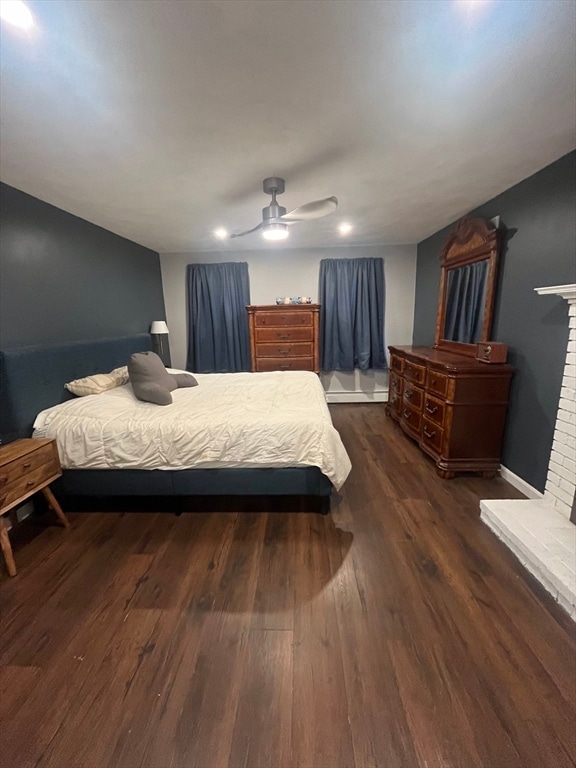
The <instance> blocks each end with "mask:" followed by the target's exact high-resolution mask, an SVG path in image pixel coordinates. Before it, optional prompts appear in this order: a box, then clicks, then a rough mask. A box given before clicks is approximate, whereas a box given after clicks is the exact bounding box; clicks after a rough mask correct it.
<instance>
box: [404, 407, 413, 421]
mask: <svg viewBox="0 0 576 768" xmlns="http://www.w3.org/2000/svg"><path fill="white" fill-rule="evenodd" d="M402 415H403V416H404V418H405V419H406V420H408V419H409V418H410V416H411V415H412V414H411V413H410V411H407V410H406V409H405V410H404V413H403V414H402Z"/></svg>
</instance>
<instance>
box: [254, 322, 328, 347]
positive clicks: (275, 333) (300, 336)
mask: <svg viewBox="0 0 576 768" xmlns="http://www.w3.org/2000/svg"><path fill="white" fill-rule="evenodd" d="M254 336H255V340H256V343H257V344H260V343H262V342H272V341H312V342H313V341H314V329H313V328H312V326H310V327H305V326H302V327H301V328H257V329H256V332H255V334H254Z"/></svg>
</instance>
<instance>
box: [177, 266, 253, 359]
mask: <svg viewBox="0 0 576 768" xmlns="http://www.w3.org/2000/svg"><path fill="white" fill-rule="evenodd" d="M186 283H187V295H188V357H187V361H186V368H187V369H188V370H189V371H196V372H197V373H234V372H236V371H249V370H250V368H251V365H250V338H249V335H248V316H247V314H246V305H247V304H250V280H249V277H248V264H247V263H246V262H226V263H221V264H188V267H187V270H186Z"/></svg>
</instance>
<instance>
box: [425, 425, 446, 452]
mask: <svg viewBox="0 0 576 768" xmlns="http://www.w3.org/2000/svg"><path fill="white" fill-rule="evenodd" d="M443 435H444V431H443V430H442V429H441V428H440V427H439V426H438V425H437V424H434V422H432V421H429V420H428V419H426V418H424V419H422V435H421V439H422V443H423V444H424V446H425V447H426V449H428V450H430V451H433V452H434V453H437V454H439V453H440V451H441V450H442V437H443Z"/></svg>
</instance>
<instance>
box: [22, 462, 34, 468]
mask: <svg viewBox="0 0 576 768" xmlns="http://www.w3.org/2000/svg"><path fill="white" fill-rule="evenodd" d="M22 466H23V468H24V469H30V467H31V466H32V463H31V462H30V461H27V462H26V464H23V465H22Z"/></svg>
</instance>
